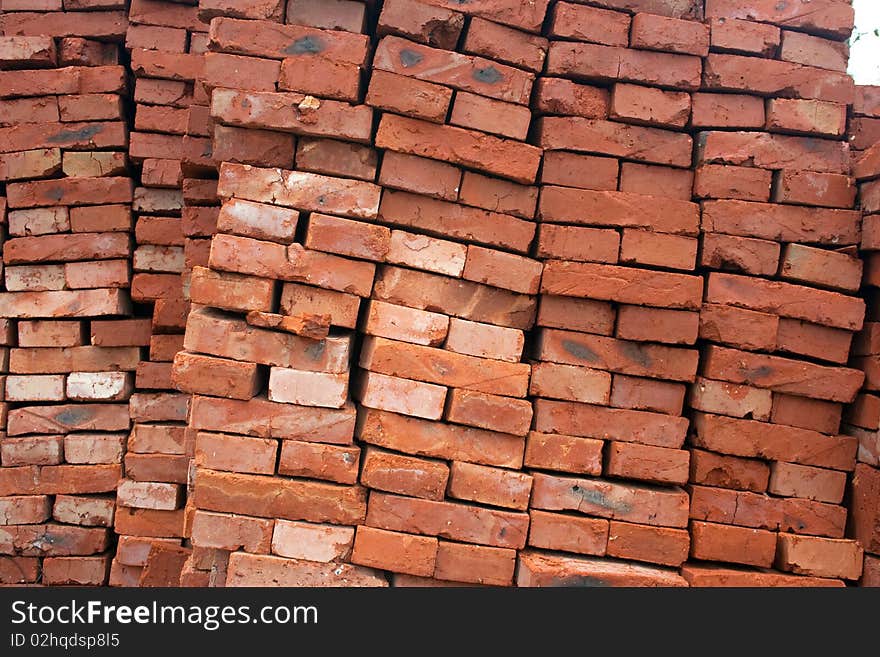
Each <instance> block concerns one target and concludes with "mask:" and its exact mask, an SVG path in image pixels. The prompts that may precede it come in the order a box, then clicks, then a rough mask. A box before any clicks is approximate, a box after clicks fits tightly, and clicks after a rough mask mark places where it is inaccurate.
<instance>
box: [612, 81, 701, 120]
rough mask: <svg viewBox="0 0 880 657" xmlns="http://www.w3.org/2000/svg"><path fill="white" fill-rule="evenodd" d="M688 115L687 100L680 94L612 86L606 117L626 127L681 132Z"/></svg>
mask: <svg viewBox="0 0 880 657" xmlns="http://www.w3.org/2000/svg"><path fill="white" fill-rule="evenodd" d="M690 113H691V97H690V95H689V94H687V93H685V92H681V91H662V90H660V89H654V88H652V87H639V86H636V85H632V84H616V85H614V90H613V93H612V94H611V111H610V116H611V118H613V119H617V120H620V121H624V122H626V123H636V124H640V125H653V126H660V127H663V126H671V127H675V128H683V127H684V126H685V124H687V122H688V119H689V118H690Z"/></svg>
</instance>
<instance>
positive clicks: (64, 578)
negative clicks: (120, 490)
mask: <svg viewBox="0 0 880 657" xmlns="http://www.w3.org/2000/svg"><path fill="white" fill-rule="evenodd" d="M73 4H74V5H76V6H77V7H78V8H79V9H85V10H88V9H92V8H94V9H95V11H62V5H61V2H60V0H58V2H51V1H50V2H42V1H41V2H31V1H29V0H10V1H8V2H4V6H3V9H4V13H3V15H2V16H0V186H5V192H2V191H0V196H5V199H4V203H3V205H5V206H6V207H5V217H6V219H5V225H4V229H5V232H6V234H7V239H6V241H5V243H4V245H3V263H4V268H3V274H4V285H3V290H4V291H3V292H0V317H2V318H3V319H2V320H0V321H2V323H3V340H2V343H3V344H4V345H7V346H4V347H3V348H2V349H3V358H2V361H3V363H2V364H3V368H4V373H5V375H4V376H2V377H0V378H2V379H3V386H2V387H3V395H4V399H5V401H4V402H3V405H4V416H6V421H5V422H4V426H3V429H4V430H5V434H3V435H2V436H0V466H2V467H0V525H3V526H0V583H13V584H18V583H29V582H36V581H40V582H42V583H43V584H47V585H65V584H74V585H100V584H104V583H106V581H107V576H108V570H109V565H110V559H111V557H112V547H111V546H112V540H111V539H112V530H111V528H112V525H113V518H114V508H115V499H114V497H115V496H114V493H115V490H116V486H117V482H118V480H119V477H120V468H121V461H122V453H123V449H124V442H125V437H126V433H127V431H128V428H129V414H128V398H129V396H130V395H131V392H132V388H133V384H134V370H135V368H136V366H137V362H138V360H139V357H140V350H139V348H138V345H140V344H142V342H141V340H142V339H143V333H142V331H140V330H139V327H138V326H137V325H133V324H132V323H131V322H130V320H128V319H124V317H125V316H127V315H128V314H129V313H130V301H129V293H128V288H129V286H130V273H129V270H130V265H129V261H130V258H131V247H130V232H131V201H132V189H133V183H132V180H131V178H130V177H129V174H128V165H127V155H126V148H127V145H128V141H127V128H126V123H125V119H126V117H125V115H124V98H125V95H126V89H127V86H126V70H125V68H124V67H123V66H121V65H119V42H120V41H121V38H122V36H123V35H124V33H125V23H126V17H125V13H124V11H121V10H123V9H124V6H123V3H118V4H117V3H113V2H103V1H102V2H100V3H91V2H79V3H73ZM31 9H33V11H31ZM7 365H8V367H7ZM7 372H8V373H7ZM7 410H8V415H7V413H6V412H5V411H7Z"/></svg>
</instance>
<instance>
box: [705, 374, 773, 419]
mask: <svg viewBox="0 0 880 657" xmlns="http://www.w3.org/2000/svg"><path fill="white" fill-rule="evenodd" d="M771 404H772V393H771V392H770V391H769V390H762V389H760V388H750V387H748V386H741V385H735V384H732V383H726V382H724V381H712V380H711V379H703V378H698V379H697V381H696V383H694V385H693V386H691V390H690V395H689V396H688V405H690V406H691V407H692V408H695V409H697V410H700V411H706V412H707V413H716V414H718V415H729V416H731V417H742V418H750V419H754V420H763V421H767V420H769V419H770V411H771Z"/></svg>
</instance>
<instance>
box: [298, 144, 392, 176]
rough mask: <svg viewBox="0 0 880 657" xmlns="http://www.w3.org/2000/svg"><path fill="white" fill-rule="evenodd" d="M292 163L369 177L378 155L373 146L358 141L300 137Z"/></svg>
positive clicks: (373, 173)
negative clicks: (356, 142)
mask: <svg viewBox="0 0 880 657" xmlns="http://www.w3.org/2000/svg"><path fill="white" fill-rule="evenodd" d="M296 166H297V168H298V169H300V170H302V171H313V172H315V173H323V174H326V175H330V176H342V177H345V178H357V179H358V180H367V181H372V180H374V179H375V178H376V168H377V166H378V156H377V154H376V151H375V150H374V149H372V148H369V147H367V146H362V145H360V144H352V143H350V142H342V141H335V140H332V139H311V138H305V137H303V138H300V139H299V140H298V142H297V146H296Z"/></svg>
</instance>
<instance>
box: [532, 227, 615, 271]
mask: <svg viewBox="0 0 880 657" xmlns="http://www.w3.org/2000/svg"><path fill="white" fill-rule="evenodd" d="M619 250H620V234H619V233H618V232H617V231H616V230H607V229H598V228H584V227H580V226H559V225H554V224H541V225H539V226H538V251H537V255H538V256H539V257H541V258H559V259H563V260H574V261H578V262H605V263H611V264H615V263H616V262H617V257H618V252H619Z"/></svg>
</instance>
